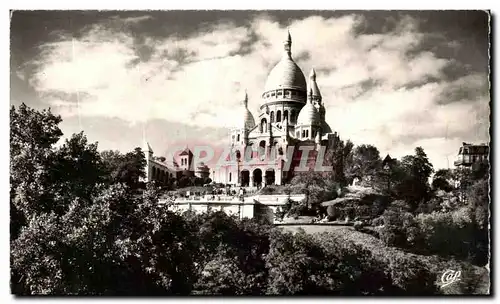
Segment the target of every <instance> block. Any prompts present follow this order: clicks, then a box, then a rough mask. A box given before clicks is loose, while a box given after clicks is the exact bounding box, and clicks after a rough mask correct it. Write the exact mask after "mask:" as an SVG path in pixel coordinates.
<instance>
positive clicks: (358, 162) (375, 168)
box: [347, 145, 382, 181]
mask: <svg viewBox="0 0 500 304" xmlns="http://www.w3.org/2000/svg"><path fill="white" fill-rule="evenodd" d="M381 165H382V160H381V159H380V152H379V151H378V149H377V147H375V146H372V145H360V146H357V147H356V148H355V149H354V151H353V153H352V158H351V160H350V162H349V166H348V168H347V177H348V179H349V180H350V181H352V180H353V179H354V178H355V177H358V178H361V179H363V180H368V179H370V180H373V179H375V178H377V177H378V176H379V175H380V174H379V173H380V171H381V169H382V166H381Z"/></svg>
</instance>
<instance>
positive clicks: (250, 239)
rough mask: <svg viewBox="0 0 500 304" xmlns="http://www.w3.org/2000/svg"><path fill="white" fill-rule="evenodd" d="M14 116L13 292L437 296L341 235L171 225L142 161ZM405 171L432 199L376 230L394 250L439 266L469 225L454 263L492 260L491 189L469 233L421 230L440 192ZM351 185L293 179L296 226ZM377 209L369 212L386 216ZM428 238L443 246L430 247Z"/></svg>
mask: <svg viewBox="0 0 500 304" xmlns="http://www.w3.org/2000/svg"><path fill="white" fill-rule="evenodd" d="M10 115H11V138H10V149H11V153H10V154H11V155H10V157H11V159H10V161H11V164H10V165H11V168H10V169H11V178H10V184H11V191H10V212H11V223H10V224H11V244H10V246H11V290H12V292H13V293H14V294H16V295H47V294H50V295H189V294H218V295H263V294H270V295H273V294H280V295H292V294H293V295H306V294H307V295H312V294H321V295H327V294H328V295H408V294H412V295H427V294H435V293H437V292H438V291H437V290H436V287H435V285H434V281H435V275H434V274H432V273H431V272H430V271H429V269H428V267H427V266H426V265H424V264H423V263H421V262H419V261H417V260H413V259H411V258H409V257H402V256H391V257H387V258H384V259H381V258H380V257H377V256H375V255H374V254H373V252H371V251H368V250H366V249H363V248H362V247H360V246H358V245H356V244H354V243H353V242H348V241H345V240H343V239H339V238H337V237H335V236H334V235H330V234H321V235H310V234H305V233H300V232H299V233H296V234H292V233H285V232H283V231H282V230H280V229H279V228H274V227H272V226H268V225H266V224H264V223H259V222H257V221H256V220H249V219H243V220H240V219H237V218H234V217H231V216H228V215H226V214H225V213H223V212H208V213H204V214H196V213H193V212H185V213H182V214H181V213H179V212H173V211H172V210H170V208H169V205H168V204H161V203H160V201H159V197H160V190H159V188H158V187H157V185H155V184H154V183H147V184H141V182H140V180H141V178H143V177H144V171H143V169H142V168H143V167H144V153H143V152H142V151H141V150H140V149H135V150H133V151H131V152H129V153H126V154H121V153H119V152H113V151H106V152H102V153H99V152H98V150H97V144H94V143H89V142H88V141H87V138H86V137H85V135H84V134H83V133H79V134H73V135H72V136H70V137H69V138H67V139H65V140H64V141H62V139H61V137H62V132H61V131H60V129H59V127H58V124H59V123H60V122H61V119H60V117H58V116H55V115H53V114H52V113H51V112H50V111H41V112H39V111H36V110H33V109H30V108H28V107H26V106H25V105H22V106H20V107H19V108H17V109H16V108H14V107H12V109H11V112H10ZM60 140H61V141H62V142H61V144H60V145H59V146H56V143H57V142H58V141H60ZM365 148H366V147H365ZM365 148H363V149H359V151H361V152H362V153H361V152H360V153H361V154H368V155H371V156H370V159H372V161H371V162H370V165H369V166H366V167H364V168H360V169H359V170H361V171H360V172H378V171H377V170H376V168H377V166H380V162H379V161H378V160H377V159H378V156H377V155H378V154H377V153H376V152H375V151H374V150H373V148H367V149H365ZM337 150H338V151H342V155H341V156H340V157H339V158H335V159H333V160H332V161H335V162H342V163H343V164H346V165H347V164H348V163H349V162H348V160H349V153H350V151H351V150H352V144H350V143H349V142H348V143H346V144H343V143H341V144H339V146H337ZM363 151H365V152H366V151H371V152H369V153H365V152H363ZM355 162H358V160H355ZM361 163H363V162H361ZM342 166H344V165H342ZM342 168H343V167H342ZM400 168H407V169H408V172H409V173H408V176H410V177H409V178H408V182H407V183H408V184H407V185H411V186H408V187H410V188H412V187H413V188H414V189H416V188H418V187H420V188H418V189H422V191H423V192H422V193H421V194H422V197H419V198H415V197H412V198H411V199H410V200H409V201H408V202H406V200H404V201H397V202H395V203H393V204H391V205H390V206H389V207H388V208H387V210H386V211H385V213H384V214H383V215H382V217H381V219H380V221H382V222H383V223H384V224H385V227H387V228H386V231H382V233H381V238H382V239H383V240H384V241H385V242H386V243H387V244H389V245H393V246H401V247H406V248H410V247H412V246H413V247H414V246H422V248H428V250H429V251H430V252H433V251H432V250H438V248H440V247H443V246H445V247H446V246H448V245H449V244H448V243H446V239H447V238H448V239H451V237H450V235H451V234H455V233H462V232H461V231H462V230H460V229H464V228H463V227H464V225H465V227H466V228H465V230H464V231H469V230H468V229H469V228H468V227H469V226H467V225H472V226H471V227H472V228H471V229H472V230H471V231H472V233H474V239H475V240H477V242H475V243H473V244H471V245H470V246H469V247H465V249H464V248H462V247H460V246H459V247H457V248H455V247H453V246H451V247H450V246H448V248H447V249H446V250H449V251H453V252H452V253H453V254H456V252H457V251H460V252H463V253H462V254H467V255H468V256H474V259H475V260H478V261H482V260H484V258H485V254H486V253H487V246H486V245H487V243H485V241H487V239H488V235H487V231H488V230H487V229H488V225H487V224H488V216H487V215H488V203H487V198H488V183H487V182H485V180H484V179H480V180H476V181H473V186H472V188H471V190H470V191H469V192H468V194H467V195H468V197H469V198H470V199H469V201H470V208H464V209H460V212H464V213H466V214H467V220H464V219H465V217H463V218H462V217H461V216H460V215H453V216H452V217H451V218H450V217H449V216H448V215H441V214H437V213H429V214H424V215H418V216H415V215H414V214H413V213H412V212H414V211H415V210H416V206H418V204H416V203H417V202H420V199H421V198H423V197H425V195H429V194H428V193H429V192H430V191H431V190H430V187H429V185H428V183H427V182H424V179H423V178H422V176H427V175H428V174H429V172H430V171H431V170H432V167H430V166H428V163H427V161H426V157H425V156H424V154H423V151H419V150H417V151H416V156H415V157H412V158H407V159H405V160H404V161H403V162H402V164H401V166H400ZM343 172H344V171H342V173H341V172H338V171H337V172H336V173H335V174H334V176H330V177H328V178H325V176H321V175H314V174H312V175H311V174H310V175H302V176H299V177H297V178H295V179H294V181H293V185H292V186H291V188H290V189H289V190H287V191H289V192H290V193H291V192H292V191H293V192H296V191H300V192H302V193H305V194H306V196H307V199H306V200H305V201H304V202H302V203H301V204H295V205H294V204H292V202H290V203H289V204H288V205H287V206H286V207H287V208H288V209H287V212H291V213H293V212H295V213H296V214H298V213H300V212H310V211H313V212H317V211H319V212H324V213H326V212H327V211H326V208H324V209H325V210H321V208H319V205H320V203H321V202H322V201H324V200H327V199H332V198H336V197H338V196H342V195H344V194H343V192H342V191H343V190H342V189H343V186H344V185H345V180H346V179H347V177H346V176H345V174H344V173H343ZM410 173H411V174H410ZM369 174H371V173H369ZM374 174H375V173H374ZM420 175H422V176H420ZM395 181H396V180H395ZM415 187H416V188H415ZM404 189H405V187H402V188H401V189H398V191H399V192H398V193H399V194H395V195H400V196H401V197H405V198H406V196H405V195H403V194H401V193H405V192H404V191H405V190H404ZM424 192H425V193H424ZM424 194H425V195H424ZM419 204H420V203H419ZM367 205H368V202H367ZM294 208H295V209H294ZM300 208H303V209H304V210H305V211H304V210H302V211H301V210H299V209H300ZM377 208H378V207H377ZM384 208H385V207H384ZM379 209H380V208H379ZM379 209H376V210H377V211H376V212H375V211H373V210H374V209H373V208H372V209H370V212H371V213H374V216H378V215H379V214H381V213H382V210H381V209H380V210H379ZM293 210H295V211H293ZM354 212H357V211H356V210H354ZM358 212H362V211H358ZM363 212H365V211H363ZM367 212H368V211H367ZM457 212H458V211H457ZM443 223H445V224H443ZM455 226H456V229H455ZM426 227H427V228H428V227H431V228H432V229H433V231H438V233H437V234H432V233H430V232H429V233H427V232H426V231H427V230H425V228H426ZM450 227H451V228H450ZM467 233H469V232H467ZM485 233H486V234H485ZM464 239H466V238H464ZM417 244H419V245H417ZM449 254H451V252H450V253H449ZM481 259H482V260H481ZM478 263H479V262H478Z"/></svg>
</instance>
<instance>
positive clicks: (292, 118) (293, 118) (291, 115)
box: [290, 110, 295, 122]
mask: <svg viewBox="0 0 500 304" xmlns="http://www.w3.org/2000/svg"><path fill="white" fill-rule="evenodd" d="M290 122H295V110H292V112H291V113H290Z"/></svg>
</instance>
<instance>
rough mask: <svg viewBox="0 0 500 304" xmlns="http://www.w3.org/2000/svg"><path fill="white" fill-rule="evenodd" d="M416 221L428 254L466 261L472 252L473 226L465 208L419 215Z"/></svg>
mask: <svg viewBox="0 0 500 304" xmlns="http://www.w3.org/2000/svg"><path fill="white" fill-rule="evenodd" d="M417 221H418V223H419V226H420V229H421V231H422V234H423V238H424V242H425V248H426V249H427V250H428V251H429V252H430V253H433V254H439V255H441V256H455V257H457V258H461V259H466V258H468V257H469V254H470V253H471V252H472V251H473V248H472V246H471V245H472V243H473V241H474V225H473V222H472V219H471V217H470V214H469V211H468V209H467V208H461V209H459V210H457V211H453V212H433V213H431V214H419V215H418V216H417Z"/></svg>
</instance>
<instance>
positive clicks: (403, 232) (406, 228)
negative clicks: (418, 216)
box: [380, 210, 422, 248]
mask: <svg viewBox="0 0 500 304" xmlns="http://www.w3.org/2000/svg"><path fill="white" fill-rule="evenodd" d="M382 218H383V221H384V226H383V228H382V229H381V230H380V239H381V240H382V241H383V242H384V244H386V245H387V246H394V247H401V248H420V247H421V245H422V233H421V231H420V227H419V225H418V224H417V222H416V220H415V218H414V217H413V215H412V214H411V213H409V212H405V213H402V214H401V213H400V212H397V211H395V210H386V211H385V212H384V214H383V215H382Z"/></svg>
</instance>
